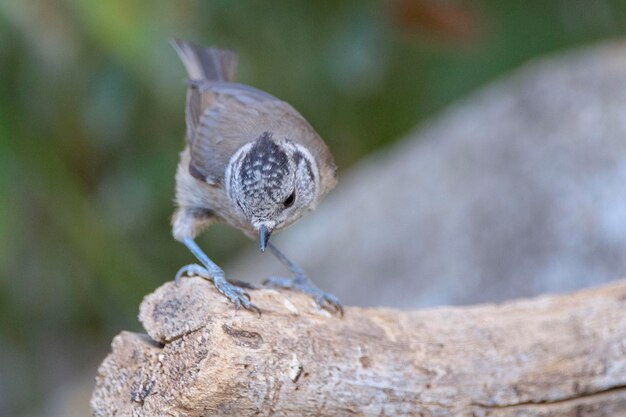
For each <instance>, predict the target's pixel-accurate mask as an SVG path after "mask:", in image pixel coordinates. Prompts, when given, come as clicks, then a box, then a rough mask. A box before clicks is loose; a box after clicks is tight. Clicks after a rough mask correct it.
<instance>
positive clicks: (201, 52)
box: [171, 39, 237, 81]
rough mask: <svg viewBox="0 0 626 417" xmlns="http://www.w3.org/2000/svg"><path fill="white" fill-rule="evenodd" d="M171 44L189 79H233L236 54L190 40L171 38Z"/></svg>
mask: <svg viewBox="0 0 626 417" xmlns="http://www.w3.org/2000/svg"><path fill="white" fill-rule="evenodd" d="M171 43H172V46H173V47H174V49H175V50H176V53H178V56H179V57H180V60H181V61H183V64H184V65H185V68H186V69H187V75H189V79H190V80H191V81H234V80H235V72H236V71H237V54H236V53H234V52H232V51H227V50H223V49H217V48H205V47H203V46H200V45H196V44H193V43H191V42H185V41H181V40H179V39H172V42H171Z"/></svg>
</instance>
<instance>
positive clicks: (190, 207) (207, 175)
mask: <svg viewBox="0 0 626 417" xmlns="http://www.w3.org/2000/svg"><path fill="white" fill-rule="evenodd" d="M172 45H173V46H174V48H175V49H176V52H177V53H178V56H179V57H180V59H181V60H182V62H183V64H184V65H185V68H186V69H187V74H188V76H189V79H188V81H187V85H188V90H187V105H186V122H187V146H186V147H185V149H184V150H183V152H182V153H181V156H180V162H179V164H178V169H177V172H176V205H177V208H176V211H175V212H174V215H173V217H172V234H173V235H174V238H175V239H176V240H178V241H180V242H182V243H184V244H185V246H187V248H189V250H190V251H191V253H193V254H194V256H195V257H196V258H197V259H198V261H199V262H200V265H199V264H191V265H187V266H184V267H183V268H181V269H180V270H179V271H178V273H177V274H176V279H177V280H178V279H179V278H180V277H181V276H182V275H199V276H201V277H203V278H205V279H208V280H211V281H213V284H214V285H215V287H216V288H217V290H218V291H219V292H221V293H222V294H224V295H225V296H226V297H228V299H230V300H231V301H232V302H233V303H234V304H235V306H236V307H237V308H239V307H240V306H243V307H244V308H246V309H248V310H254V311H257V312H259V309H258V308H257V307H256V306H255V305H254V304H253V303H252V302H251V300H250V296H249V295H248V293H247V292H246V291H245V290H243V289H242V288H241V287H239V286H236V285H234V284H233V283H232V282H229V281H228V280H227V279H226V277H225V274H224V271H223V270H222V269H221V268H220V267H219V266H217V265H216V264H215V263H214V262H213V261H211V259H209V257H208V256H207V255H206V254H205V253H204V252H203V251H202V250H201V249H200V247H198V245H197V244H196V243H195V241H194V238H195V237H196V236H197V235H198V234H199V233H200V232H201V231H202V230H203V229H205V228H206V227H207V226H209V225H210V224H212V223H214V222H225V223H227V224H230V225H231V226H234V227H236V228H238V229H240V230H241V231H243V232H244V233H245V234H246V235H248V236H249V237H251V238H253V239H256V238H258V239H259V244H260V249H261V252H264V251H265V248H266V247H268V248H269V249H270V250H271V252H272V253H273V254H274V255H275V256H276V257H277V258H278V259H279V260H280V261H281V262H282V263H283V264H284V265H285V266H286V267H287V268H288V269H289V270H290V271H291V272H292V273H293V275H294V277H293V278H277V277H272V278H269V279H268V280H266V281H265V284H267V285H272V286H277V287H282V288H290V289H294V290H299V291H302V292H305V293H307V294H309V295H311V296H312V297H313V298H314V300H315V301H316V302H317V303H318V305H319V306H320V307H326V308H330V309H333V310H336V311H337V312H339V313H340V314H343V309H342V307H341V304H340V303H339V300H338V299H337V298H336V297H335V296H333V295H332V294H328V293H325V292H323V291H322V290H320V289H319V288H317V287H316V286H315V285H314V284H313V282H312V281H311V280H310V279H309V278H308V277H307V275H306V274H305V273H304V271H303V270H302V269H301V268H300V267H298V266H297V265H296V264H295V263H293V262H291V261H290V260H289V259H287V257H286V256H285V255H284V254H283V253H282V252H281V251H279V250H278V249H277V248H276V246H274V245H273V244H272V243H271V242H269V238H270V235H271V234H272V232H274V231H277V230H280V229H283V228H285V227H287V226H289V225H290V224H292V223H294V222H295V221H296V220H298V219H299V218H300V217H302V216H303V215H304V214H305V213H307V212H310V211H312V210H313V209H315V207H316V206H317V204H318V203H319V202H320V200H321V199H322V198H323V197H324V195H326V193H328V191H330V190H331V189H332V188H333V187H334V186H335V184H336V183H337V179H336V166H335V163H334V161H333V157H332V155H331V153H330V151H329V150H328V148H327V147H326V144H325V143H324V141H323V140H322V138H320V136H319V135H318V134H317V133H316V132H315V131H314V130H313V128H312V127H311V126H310V125H309V123H307V121H306V120H305V119H304V117H302V116H301V115H300V113H298V112H297V111H296V110H295V109H294V108H293V107H291V106H290V105H289V104H287V103H285V102H284V101H281V100H279V99H277V98H276V97H273V96H271V95H270V94H267V93H265V92H263V91H260V90H257V89H255V88H252V87H249V86H247V85H242V84H237V83H234V82H233V80H234V76H235V70H236V67H237V55H236V54H235V53H233V52H231V51H226V50H220V49H216V48H204V47H201V46H199V45H195V44H192V43H190V42H184V41H180V40H174V41H172ZM259 313H260V312H259Z"/></svg>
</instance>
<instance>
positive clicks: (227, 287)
mask: <svg viewBox="0 0 626 417" xmlns="http://www.w3.org/2000/svg"><path fill="white" fill-rule="evenodd" d="M185 275H186V276H194V275H197V276H199V277H201V278H204V279H206V280H209V281H212V282H213V285H215V288H216V289H217V290H218V291H219V292H220V294H222V295H224V296H225V297H226V298H228V299H229V300H230V301H231V302H232V303H233V304H234V305H235V308H236V309H237V310H239V309H240V308H241V307H242V306H243V308H245V309H246V310H249V311H254V312H256V313H257V314H258V315H259V317H260V316H261V310H260V309H259V308H258V307H257V306H255V305H254V304H253V303H252V302H251V301H252V298H251V297H250V294H248V293H247V292H246V291H245V290H244V289H243V288H240V287H238V286H236V285H234V284H233V283H231V282H229V281H228V280H227V279H226V278H224V277H223V276H221V275H213V274H211V273H210V272H209V270H208V269H206V268H205V267H203V266H201V265H198V264H189V265H185V266H183V267H182V268H180V269H179V270H178V272H176V278H175V281H176V282H178V281H179V280H180V278H181V277H182V276H185ZM249 288H254V287H252V286H249Z"/></svg>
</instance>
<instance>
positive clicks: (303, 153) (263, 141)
mask: <svg viewBox="0 0 626 417" xmlns="http://www.w3.org/2000/svg"><path fill="white" fill-rule="evenodd" d="M225 185H226V189H227V192H228V197H229V199H230V204H231V207H232V209H233V210H235V211H238V212H239V213H240V214H241V215H243V216H244V217H245V219H246V220H245V221H246V222H247V223H248V224H249V225H250V226H251V227H252V228H253V229H254V230H255V231H256V232H257V233H258V235H259V244H260V248H261V251H264V250H265V246H266V245H267V242H268V240H269V237H270V235H271V233H272V232H273V231H274V230H277V229H282V228H284V227H286V226H289V225H290V224H291V223H293V222H295V221H296V220H298V219H299V218H300V217H302V216H303V215H304V214H305V213H307V212H308V211H310V210H312V209H313V208H315V204H316V203H317V201H316V200H317V198H316V196H317V195H318V190H319V172H318V168H317V164H316V162H315V159H314V158H313V156H312V155H311V153H310V152H309V151H308V150H307V149H306V148H305V147H303V146H302V145H299V144H297V143H294V142H292V141H290V140H288V139H275V138H273V137H272V134H271V133H270V132H264V133H263V134H262V135H261V136H259V138H258V139H256V140H255V141H254V142H250V143H248V144H246V145H244V146H242V147H241V148H240V149H239V150H238V151H237V152H236V153H235V154H234V155H233V156H232V158H231V159H230V161H229V164H228V167H227V170H226V176H225Z"/></svg>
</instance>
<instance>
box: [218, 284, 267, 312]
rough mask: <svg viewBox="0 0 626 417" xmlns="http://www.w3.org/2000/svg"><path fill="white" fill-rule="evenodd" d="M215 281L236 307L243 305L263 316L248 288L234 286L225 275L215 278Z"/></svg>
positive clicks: (219, 289)
mask: <svg viewBox="0 0 626 417" xmlns="http://www.w3.org/2000/svg"><path fill="white" fill-rule="evenodd" d="M213 282H214V284H215V288H217V290H218V291H219V292H220V293H222V294H223V295H225V296H226V298H228V299H229V300H230V301H231V302H232V303H233V304H235V308H236V309H240V308H241V307H242V306H243V308H245V309H246V310H250V311H254V312H256V313H257V314H258V315H259V317H260V316H261V310H260V309H259V308H258V307H257V306H255V305H254V304H253V303H252V302H251V300H252V298H251V297H250V294H248V293H247V292H246V290H244V289H243V288H239V287H236V286H234V285H233V284H231V283H230V282H228V281H226V279H224V278H223V277H219V279H214V280H213Z"/></svg>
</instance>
